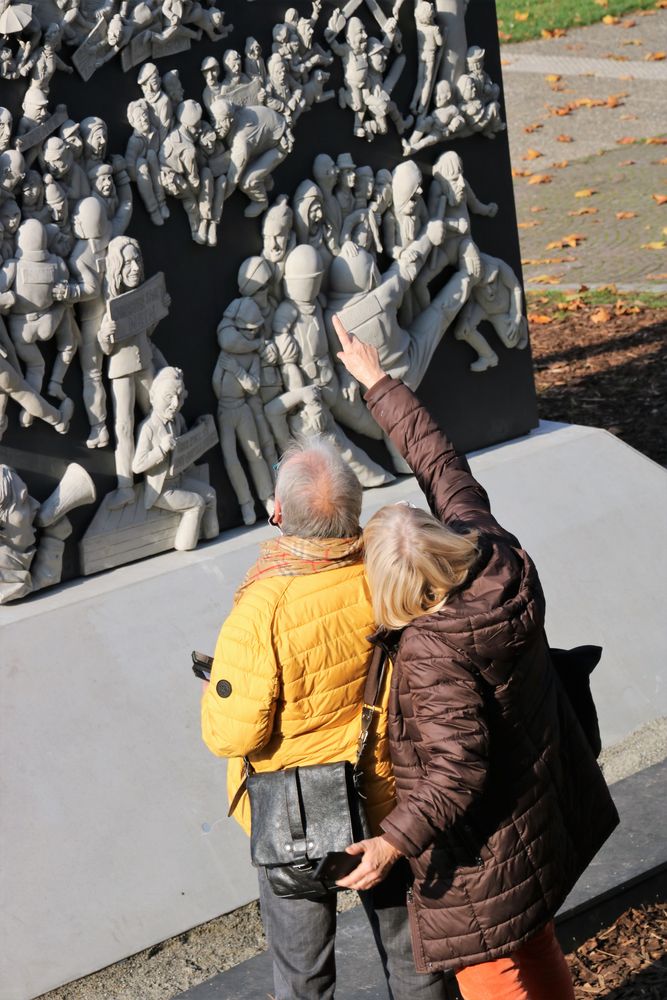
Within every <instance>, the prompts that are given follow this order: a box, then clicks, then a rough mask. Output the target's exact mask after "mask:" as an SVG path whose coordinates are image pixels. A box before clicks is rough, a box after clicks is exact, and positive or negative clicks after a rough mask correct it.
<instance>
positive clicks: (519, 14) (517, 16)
mask: <svg viewBox="0 0 667 1000" xmlns="http://www.w3.org/2000/svg"><path fill="white" fill-rule="evenodd" d="M529 17H530V11H529V10H515V11H514V20H515V21H527V20H528V18H529Z"/></svg>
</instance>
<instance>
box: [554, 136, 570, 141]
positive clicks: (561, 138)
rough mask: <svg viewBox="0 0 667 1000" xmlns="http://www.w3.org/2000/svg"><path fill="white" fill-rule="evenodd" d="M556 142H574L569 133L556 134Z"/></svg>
mask: <svg viewBox="0 0 667 1000" xmlns="http://www.w3.org/2000/svg"><path fill="white" fill-rule="evenodd" d="M556 142H574V139H573V138H572V136H571V135H557V136H556Z"/></svg>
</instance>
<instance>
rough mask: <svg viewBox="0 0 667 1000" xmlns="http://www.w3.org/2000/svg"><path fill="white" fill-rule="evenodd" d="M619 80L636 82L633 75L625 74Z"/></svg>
mask: <svg viewBox="0 0 667 1000" xmlns="http://www.w3.org/2000/svg"><path fill="white" fill-rule="evenodd" d="M619 80H634V76H633V75H632V73H624V74H623V76H619Z"/></svg>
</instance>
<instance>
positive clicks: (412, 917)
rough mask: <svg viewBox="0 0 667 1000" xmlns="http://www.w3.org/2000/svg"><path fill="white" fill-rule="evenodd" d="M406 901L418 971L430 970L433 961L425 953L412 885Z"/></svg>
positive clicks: (413, 952)
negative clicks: (429, 960)
mask: <svg viewBox="0 0 667 1000" xmlns="http://www.w3.org/2000/svg"><path fill="white" fill-rule="evenodd" d="M405 902H406V906H407V910H408V924H409V926H410V940H411V941H412V954H413V956H414V960H415V968H416V970H417V972H430V971H431V963H430V962H427V960H426V955H425V954H424V945H423V944H422V939H421V934H420V933H419V919H418V917H417V906H416V904H415V897H414V893H413V891H412V887H410V888H409V889H408V894H407V896H406V900H405Z"/></svg>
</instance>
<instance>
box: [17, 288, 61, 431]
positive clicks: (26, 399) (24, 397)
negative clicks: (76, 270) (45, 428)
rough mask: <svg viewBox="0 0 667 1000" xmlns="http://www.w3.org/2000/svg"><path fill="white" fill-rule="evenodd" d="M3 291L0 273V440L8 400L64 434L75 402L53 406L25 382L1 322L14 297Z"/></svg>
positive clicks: (32, 416)
mask: <svg viewBox="0 0 667 1000" xmlns="http://www.w3.org/2000/svg"><path fill="white" fill-rule="evenodd" d="M3 288H4V286H3V284H2V275H1V274H0V441H2V437H3V435H4V433H5V431H6V430H7V427H8V425H9V418H8V416H7V405H8V403H9V400H10V399H12V400H14V402H15V403H16V404H17V405H18V406H20V407H21V409H22V411H23V412H25V413H27V414H28V415H29V416H30V417H31V418H34V417H37V419H38V420H43V421H44V422H45V423H47V424H50V425H51V426H52V427H53V428H54V430H56V431H57V432H58V434H66V433H67V431H68V430H69V424H70V420H71V419H72V413H73V412H74V403H73V402H72V400H71V399H69V398H65V399H63V400H62V402H61V403H60V406H59V407H56V406H54V405H53V404H52V403H50V402H49V401H48V400H47V399H44V397H43V396H41V395H40V394H39V393H38V392H35V390H34V388H33V387H32V386H31V385H30V383H29V382H27V381H26V380H25V378H24V376H23V373H22V372H21V367H20V363H19V359H18V356H17V354H16V351H15V349H14V345H13V343H12V341H11V339H10V337H9V334H8V333H7V329H6V327H5V323H4V319H3V314H7V313H8V312H9V311H10V309H11V308H12V307H13V305H14V302H15V298H16V297H15V295H14V293H13V292H11V291H5V290H1V289H3Z"/></svg>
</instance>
